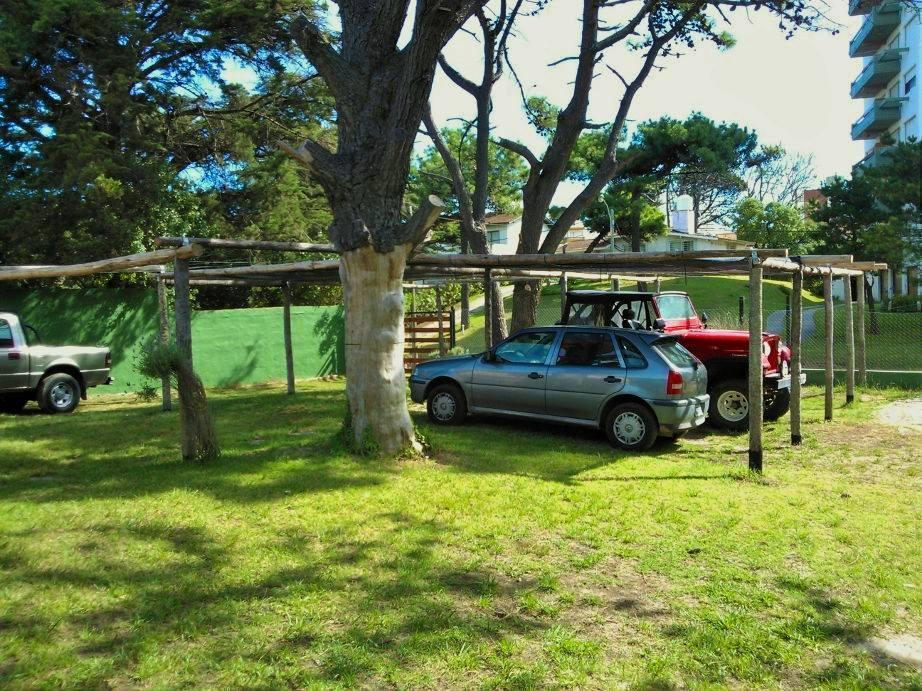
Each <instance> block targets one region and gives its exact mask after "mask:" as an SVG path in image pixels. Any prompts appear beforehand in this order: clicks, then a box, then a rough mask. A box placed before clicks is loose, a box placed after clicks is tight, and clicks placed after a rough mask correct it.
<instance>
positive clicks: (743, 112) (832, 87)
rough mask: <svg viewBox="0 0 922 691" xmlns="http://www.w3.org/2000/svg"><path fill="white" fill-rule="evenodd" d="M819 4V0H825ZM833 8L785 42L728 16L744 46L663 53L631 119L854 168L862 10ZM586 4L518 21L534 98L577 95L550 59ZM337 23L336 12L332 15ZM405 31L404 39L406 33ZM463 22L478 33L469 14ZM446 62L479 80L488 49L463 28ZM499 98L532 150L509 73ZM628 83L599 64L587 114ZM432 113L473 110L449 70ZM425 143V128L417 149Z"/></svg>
mask: <svg viewBox="0 0 922 691" xmlns="http://www.w3.org/2000/svg"><path fill="white" fill-rule="evenodd" d="M818 2H820V3H822V2H823V0H818ZM831 2H833V3H834V4H833V5H831V6H830V7H829V8H828V18H829V20H830V21H831V25H832V26H834V27H836V28H838V29H839V32H838V33H837V34H834V33H832V32H831V31H821V32H798V33H797V34H795V35H794V36H793V37H792V38H790V39H786V38H785V36H784V33H783V32H782V31H781V30H780V29H779V28H778V26H777V22H775V21H773V20H772V19H771V16H770V15H768V14H767V13H765V12H761V13H745V12H742V11H739V12H736V13H733V14H732V15H730V16H731V17H732V18H733V24H732V25H731V26H730V27H728V28H729V30H730V32H731V33H732V34H733V35H734V37H735V38H736V45H735V46H734V47H732V48H730V49H728V50H723V51H720V50H717V49H716V48H715V47H713V46H711V45H709V44H700V45H699V46H697V47H696V48H695V49H694V50H687V51H686V52H685V54H684V55H682V56H681V57H679V58H666V59H663V60H661V61H660V62H659V63H658V65H660V66H661V67H663V69H661V70H654V72H653V73H651V75H650V77H649V78H648V79H647V81H646V82H645V83H644V85H643V87H642V88H641V89H640V91H639V92H638V94H637V96H636V98H635V99H634V104H633V107H632V110H631V113H630V117H629V123H628V124H629V127H630V125H631V123H636V122H640V121H644V120H648V119H651V118H659V117H662V116H664V115H668V116H671V117H675V118H678V119H682V118H684V117H686V116H687V115H689V114H690V113H692V112H694V111H699V112H701V113H703V114H705V115H706V116H708V117H710V118H712V119H714V120H716V121H732V122H736V123H739V124H740V125H743V126H745V127H748V128H750V129H753V130H755V131H756V132H757V134H758V135H759V140H760V142H762V143H765V144H781V145H782V146H784V147H785V149H787V150H788V151H789V152H791V153H799V154H808V155H812V156H813V158H814V167H815V170H816V174H817V179H816V182H817V183H819V182H820V181H822V180H823V179H825V178H826V177H829V176H831V175H836V174H839V175H846V176H847V175H849V174H850V172H851V167H852V165H853V164H854V163H856V162H857V161H859V160H860V159H861V158H862V157H863V155H864V153H863V145H862V143H861V142H853V141H852V140H851V137H850V128H851V124H852V123H853V122H854V121H855V120H857V119H858V118H859V117H860V116H861V114H862V112H863V110H864V102H863V101H861V100H854V99H852V98H851V97H850V96H849V87H850V85H851V82H852V80H853V79H854V78H855V77H856V76H857V74H858V73H859V72H860V70H861V60H860V59H853V58H850V57H849V56H848V42H849V40H850V39H851V37H852V36H853V35H854V33H855V31H857V29H858V26H859V25H860V21H861V19H862V18H861V17H849V16H848V15H847V12H846V7H847V3H846V2H841V1H838V2H837V1H835V0H831ZM581 4H582V3H581V2H580V1H579V0H552V1H551V2H550V3H549V4H548V5H547V7H545V8H544V9H543V10H542V11H541V12H539V13H537V14H536V15H535V16H531V17H521V18H520V19H519V22H518V28H517V30H516V33H515V36H514V37H513V38H512V39H511V40H510V57H511V60H512V62H513V65H514V67H515V69H516V72H517V73H518V74H519V76H520V78H521V80H522V83H523V85H524V88H525V90H526V92H527V94H528V95H529V96H531V95H541V96H545V97H547V98H549V99H550V100H551V101H552V102H554V103H556V104H558V105H563V104H565V103H566V102H567V100H568V98H569V89H570V85H569V84H568V82H569V81H570V80H571V79H572V74H573V70H574V66H573V65H574V63H573V62H565V63H563V64H562V65H560V66H557V67H550V66H549V63H551V62H553V61H554V60H557V59H559V58H562V57H566V56H568V55H573V54H574V53H575V46H577V45H578V42H579V31H580V23H579V11H580V6H581ZM330 24H331V25H332V26H334V28H335V24H336V17H335V16H331V17H330ZM409 28H410V27H409V26H407V27H406V30H405V32H404V33H405V34H406V35H407V36H408V35H409ZM467 28H469V29H471V30H472V31H473V32H474V33H476V29H477V25H476V24H475V23H474V22H473V21H472V22H471V23H469V24H468V25H467ZM444 53H445V55H446V57H447V58H448V60H449V62H450V63H451V64H452V65H453V66H454V67H455V68H456V69H458V70H459V71H461V72H462V73H463V74H465V75H467V76H469V77H470V78H472V79H474V80H477V77H478V75H479V73H480V70H481V60H482V52H481V48H480V45H479V44H478V43H477V42H476V41H475V39H474V38H473V37H472V36H470V35H469V34H467V33H464V32H459V33H458V34H457V35H456V36H455V38H454V39H453V40H452V41H451V42H450V43H449V45H448V46H447V47H446V49H445V51H444ZM606 62H607V63H608V64H610V65H612V66H614V67H615V68H616V69H618V70H619V72H621V73H622V74H624V75H625V76H628V75H629V74H630V73H631V68H632V67H635V66H636V64H637V57H636V55H632V54H630V53H628V52H627V51H621V52H616V51H612V52H610V53H609V54H607V55H606ZM506 72H507V74H506V75H505V76H504V77H503V79H501V81H500V82H499V83H498V84H497V86H496V87H495V89H494V93H493V100H494V109H493V116H492V122H493V125H494V135H495V136H504V137H508V138H510V139H518V140H520V141H523V142H525V143H527V144H529V145H530V146H532V147H533V149H534V150H535V151H536V152H539V153H540V151H541V149H542V147H543V144H542V141H541V139H540V137H539V136H538V135H537V134H536V133H535V132H534V130H533V129H532V128H531V127H530V126H529V125H528V123H527V121H526V120H525V117H524V114H523V111H522V107H521V96H520V94H519V90H518V87H517V86H516V84H515V82H514V81H513V80H512V78H511V75H510V74H509V71H508V70H506ZM225 76H226V77H228V78H230V79H231V80H234V81H239V82H240V83H243V84H246V85H248V86H251V85H252V83H253V81H254V78H255V75H253V74H252V73H247V71H246V70H241V69H240V68H238V67H236V66H234V65H233V64H228V66H227V69H226V70H225ZM622 91H623V87H622V85H621V82H620V81H618V79H617V78H616V77H615V76H614V75H612V74H610V73H609V71H608V70H606V69H604V68H602V67H600V69H599V72H598V77H597V78H596V80H595V82H594V84H593V89H592V96H591V104H590V118H591V119H592V120H593V121H594V122H606V121H610V120H611V119H612V118H613V116H614V113H615V111H616V109H617V107H618V103H619V101H620V97H621V93H622ZM431 102H432V109H433V115H434V117H435V119H436V121H437V122H438V123H439V124H440V125H457V124H458V122H456V121H452V120H451V118H455V117H465V118H470V117H472V116H473V110H474V104H473V99H472V98H471V97H470V95H468V94H467V93H466V92H464V91H462V90H461V89H459V88H458V87H456V86H455V85H454V84H453V83H452V82H451V81H450V80H449V79H448V78H447V77H446V76H445V75H444V73H442V71H441V69H439V70H438V72H437V74H436V79H435V83H434V85H433V89H432V96H431ZM427 144H428V139H427V138H426V137H424V136H422V135H421V137H420V139H419V140H418V142H417V149H418V150H422V148H424V147H425V146H426V145H427ZM578 191H579V185H578V184H575V183H564V184H562V185H561V188H560V190H559V191H558V194H557V196H556V197H555V199H554V203H556V204H565V203H567V202H568V201H569V200H570V199H571V198H572V197H573V196H574V195H575V194H576V193H577V192H578Z"/></svg>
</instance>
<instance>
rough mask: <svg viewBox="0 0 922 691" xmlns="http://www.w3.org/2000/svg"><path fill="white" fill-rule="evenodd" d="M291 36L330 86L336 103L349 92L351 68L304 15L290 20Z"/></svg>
mask: <svg viewBox="0 0 922 691" xmlns="http://www.w3.org/2000/svg"><path fill="white" fill-rule="evenodd" d="M291 36H292V38H293V39H294V41H295V43H296V44H297V45H298V48H300V49H301V52H302V53H304V57H306V58H307V59H308V60H309V61H310V62H311V63H312V64H313V65H314V67H315V68H316V70H317V72H318V73H319V74H320V76H321V77H323V80H324V81H325V82H326V83H327V86H328V87H330V91H331V92H333V95H334V96H335V98H336V101H337V104H338V105H340V107H341V106H342V101H343V100H345V99H346V97H347V96H348V94H349V93H350V88H349V87H350V86H351V85H352V81H353V80H352V70H351V69H350V68H349V65H348V63H347V62H346V61H345V60H344V59H343V58H342V56H341V55H340V54H339V53H338V52H336V50H335V49H334V48H333V46H331V45H330V43H329V42H328V41H327V39H326V37H325V36H324V35H323V33H322V32H321V31H320V29H319V28H318V27H317V26H316V24H314V22H312V21H311V20H310V19H308V18H307V17H305V16H304V15H299V16H297V17H295V18H294V19H293V20H292V22H291Z"/></svg>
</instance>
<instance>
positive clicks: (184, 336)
mask: <svg viewBox="0 0 922 691" xmlns="http://www.w3.org/2000/svg"><path fill="white" fill-rule="evenodd" d="M173 290H174V294H175V296H174V300H173V302H174V306H173V309H174V312H175V319H176V325H175V328H176V346H177V347H178V348H179V353H180V357H182V359H183V360H185V366H184V367H181V368H180V370H179V372H177V380H178V382H177V386H178V388H179V429H180V448H181V450H182V457H183V458H185V459H188V458H192V457H193V456H194V455H195V430H194V429H193V424H192V420H191V416H192V410H191V408H190V406H191V405H192V401H191V394H190V392H191V391H192V389H193V386H194V385H193V382H192V381H190V380H189V377H190V376H191V374H192V372H193V368H192V303H191V299H190V297H189V260H188V259H176V260H175V261H174V262H173Z"/></svg>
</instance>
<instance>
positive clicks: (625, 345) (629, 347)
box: [618, 336, 647, 369]
mask: <svg viewBox="0 0 922 691" xmlns="http://www.w3.org/2000/svg"><path fill="white" fill-rule="evenodd" d="M618 345H619V346H621V354H622V355H623V356H624V366H625V368H627V369H643V368H644V367H646V366H647V359H646V358H645V357H644V356H643V354H642V353H641V352H640V350H639V349H638V348H637V346H636V345H634V344H633V343H632V342H631V341H630V340H628V339H627V338H625V337H624V336H618Z"/></svg>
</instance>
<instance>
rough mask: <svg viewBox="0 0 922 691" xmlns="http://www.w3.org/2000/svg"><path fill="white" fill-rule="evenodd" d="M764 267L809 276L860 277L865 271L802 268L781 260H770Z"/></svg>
mask: <svg viewBox="0 0 922 691" xmlns="http://www.w3.org/2000/svg"><path fill="white" fill-rule="evenodd" d="M762 267H763V268H764V269H765V270H766V271H783V272H785V273H797V272H798V271H803V272H804V273H805V274H807V275H809V276H825V275H827V274H828V275H830V276H860V275H861V274H863V273H864V272H863V271H860V270H858V269H851V268H846V267H844V266H806V265H805V266H802V265H800V264H798V263H797V262H795V261H791V260H789V259H781V258H769V259H766V260H765V261H763V262H762Z"/></svg>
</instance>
